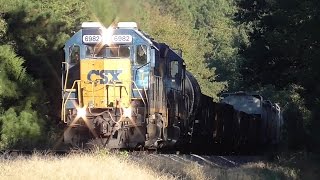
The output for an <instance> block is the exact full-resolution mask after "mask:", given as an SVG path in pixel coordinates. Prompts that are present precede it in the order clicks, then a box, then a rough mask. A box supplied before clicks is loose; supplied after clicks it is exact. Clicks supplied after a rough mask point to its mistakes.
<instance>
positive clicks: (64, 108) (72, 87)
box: [61, 80, 80, 123]
mask: <svg viewBox="0 0 320 180" xmlns="http://www.w3.org/2000/svg"><path fill="white" fill-rule="evenodd" d="M79 81H80V80H75V81H74V82H73V84H72V86H71V89H74V86H75V84H76V83H78V82H79ZM78 84H79V83H78ZM78 86H79V85H78ZM78 91H79V89H78ZM71 93H72V92H69V94H68V95H67V97H66V98H64V96H65V89H64V91H63V101H62V103H63V105H62V112H61V113H62V120H63V122H64V123H67V122H66V118H65V116H66V105H67V101H68V99H69V97H70V95H71ZM78 94H79V93H78ZM79 104H80V100H79Z"/></svg>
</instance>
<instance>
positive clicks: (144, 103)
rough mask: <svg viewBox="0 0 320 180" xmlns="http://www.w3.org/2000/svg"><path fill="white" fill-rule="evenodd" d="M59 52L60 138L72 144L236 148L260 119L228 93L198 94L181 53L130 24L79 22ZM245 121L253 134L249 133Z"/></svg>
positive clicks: (199, 92) (243, 141) (196, 84)
mask: <svg viewBox="0 0 320 180" xmlns="http://www.w3.org/2000/svg"><path fill="white" fill-rule="evenodd" d="M64 52H65V60H64V62H63V66H62V109H61V119H62V121H63V122H64V123H65V124H66V125H67V128H66V130H65V132H64V142H65V143H67V144H71V145H72V146H76V147H81V146H85V145H88V144H100V145H103V146H104V147H106V148H126V149H132V148H147V149H153V148H165V147H189V146H186V145H190V144H192V145H193V146H194V147H201V146H202V147H204V148H207V147H209V146H211V145H214V144H225V145H227V146H225V147H228V148H234V147H239V145H240V144H241V143H242V144H246V142H247V140H248V139H250V137H252V136H255V135H256V134H257V133H259V132H260V130H261V128H260V127H262V126H260V124H261V123H260V122H262V121H261V120H256V118H255V117H256V116H255V115H254V116H253V115H252V113H251V114H250V112H246V111H243V110H241V109H239V108H237V107H236V106H235V104H232V102H231V101H230V102H227V101H226V99H228V98H225V101H224V102H221V103H214V102H213V100H212V98H210V97H208V96H205V95H203V94H202V93H201V90H200V86H199V84H198V83H197V81H196V79H195V78H194V77H193V76H192V74H191V73H190V72H188V71H187V70H186V66H185V63H184V60H183V59H182V55H181V51H178V50H173V49H171V48H170V47H169V46H168V45H166V44H165V43H158V42H156V41H154V40H153V39H152V38H151V37H149V36H148V35H147V34H145V33H143V32H142V31H140V30H139V29H138V28H137V24H136V23H134V22H119V23H118V24H117V26H110V27H108V28H106V27H104V26H103V25H102V24H100V23H99V22H84V23H82V26H81V29H80V30H79V31H78V32H76V33H75V34H74V35H73V36H72V37H71V38H70V39H69V40H68V41H67V42H66V43H65V46H64ZM230 97H231V96H230ZM229 99H230V98H229ZM234 106H235V107H234ZM258 121H259V122H258ZM241 122H242V123H241ZM250 122H254V123H255V124H259V128H255V129H252V127H251V124H252V123H251V124H250ZM256 122H258V123H256ZM242 126H245V127H242ZM250 127H251V131H255V132H256V134H248V133H247V132H250V131H246V130H247V129H248V128H249V129H250ZM241 128H242V129H241ZM243 128H244V129H243ZM240 129H241V130H240ZM242 131H245V132H242ZM258 131H259V132H258ZM241 133H245V134H241ZM260 134H261V133H260ZM256 137H261V136H256ZM260 139H262V140H264V139H263V138H260ZM262 140H261V141H259V142H262ZM255 142H256V141H255ZM254 144H259V143H254Z"/></svg>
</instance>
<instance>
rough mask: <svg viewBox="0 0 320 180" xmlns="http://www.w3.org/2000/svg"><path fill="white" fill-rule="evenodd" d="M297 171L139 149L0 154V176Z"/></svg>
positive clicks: (223, 175)
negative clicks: (222, 164) (223, 164)
mask: <svg viewBox="0 0 320 180" xmlns="http://www.w3.org/2000/svg"><path fill="white" fill-rule="evenodd" d="M300 178H301V176H299V171H298V170H296V169H295V168H292V167H288V166H280V165H277V164H271V163H266V162H256V163H249V164H245V165H243V166H240V167H237V168H229V169H228V168H217V167H208V166H200V165H199V164H197V163H195V162H188V163H181V162H176V161H172V160H170V159H168V158H161V157H158V156H150V155H146V154H143V153H139V154H137V155H134V156H132V155H130V154H129V153H128V152H126V151H122V152H113V153H110V152H109V151H107V150H103V149H100V150H96V151H93V152H90V153H84V152H80V153H70V154H68V155H65V156H57V155H50V154H49V155H42V154H37V153H35V154H33V155H32V156H17V157H15V158H7V159H4V158H0V179H49V180H50V179H54V180H56V179H71V180H72V179H77V180H79V179H80V180H81V179H86V180H87V179H89V180H90V179H108V180H109V179H110V180H112V179H148V180H149V179H150V180H151V179H159V180H162V179H163V180H167V179H192V180H193V179H195V180H203V179H235V180H242V179H300Z"/></svg>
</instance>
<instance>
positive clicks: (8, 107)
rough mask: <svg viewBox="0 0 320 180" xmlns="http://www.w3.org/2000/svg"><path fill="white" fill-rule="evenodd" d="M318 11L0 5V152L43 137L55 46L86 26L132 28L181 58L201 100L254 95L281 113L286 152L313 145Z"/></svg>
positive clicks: (55, 107)
mask: <svg viewBox="0 0 320 180" xmlns="http://www.w3.org/2000/svg"><path fill="white" fill-rule="evenodd" d="M319 10H320V4H319V3H318V2H317V0H305V1H298V0H291V1H289V0H197V1H195V0H189V1H186V0H149V1H143V0H91V1H81V0H72V1H63V0H33V1H28V0H11V1H5V0H0V135H1V136H0V149H1V148H8V147H14V146H17V144H18V145H24V146H29V145H34V144H35V143H36V142H39V141H38V140H43V139H44V138H43V137H47V136H48V131H50V127H52V126H53V124H55V123H54V122H55V120H57V119H58V116H59V108H60V103H61V102H60V88H61V85H60V67H61V61H62V60H63V56H62V55H63V52H62V49H61V48H62V47H63V44H64V42H65V41H66V40H67V39H68V38H69V37H71V36H72V34H73V33H74V32H76V31H77V30H78V29H79V26H80V24H81V22H83V21H87V20H91V21H100V22H102V23H103V24H104V25H106V26H108V25H110V24H111V23H113V22H117V21H136V22H138V25H139V27H140V29H142V30H143V31H145V32H147V33H148V34H150V35H151V36H152V37H154V39H155V40H157V41H162V42H166V43H167V44H169V45H170V46H172V47H174V48H181V49H182V50H183V57H184V59H185V60H186V64H187V67H188V70H189V71H191V72H192V73H193V74H194V75H195V76H196V78H197V80H198V81H199V82H200V85H201V89H202V91H203V92H204V93H205V94H207V95H210V96H212V97H214V98H215V99H216V100H218V96H219V93H220V92H222V91H237V90H244V91H256V92H260V93H262V94H263V95H264V96H265V97H267V98H270V99H271V100H272V101H274V102H279V103H280V105H281V106H282V108H283V110H284V116H285V120H286V124H285V128H286V136H285V137H286V140H285V142H286V143H287V144H288V145H289V147H290V148H301V147H308V146H311V145H318V146H313V147H320V146H319V145H320V133H319V132H318V129H319V128H320V121H319V118H320V114H319V113H320V111H319V107H320V99H319V95H320V83H319V82H320V79H319V77H320V74H319V73H320V71H319V70H318V69H319V68H320V61H318V60H317V58H318V56H319V55H320V49H319V48H320V46H319V42H320V35H319V33H318V32H319V29H320V25H319V19H320V16H319V14H320V13H319ZM49 109H50V111H49Z"/></svg>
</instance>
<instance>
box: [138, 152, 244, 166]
mask: <svg viewBox="0 0 320 180" xmlns="http://www.w3.org/2000/svg"><path fill="white" fill-rule="evenodd" d="M147 156H149V157H150V158H155V159H159V160H160V159H167V160H169V161H173V162H175V163H177V164H184V165H185V164H190V163H196V165H198V166H200V167H205V166H208V167H215V168H234V167H238V166H240V165H241V164H244V163H242V161H241V162H236V160H234V159H237V158H233V159H231V158H229V157H227V156H204V155H197V154H158V153H152V154H148V155H147ZM142 157H143V156H140V157H133V159H134V160H137V161H140V159H141V158H142Z"/></svg>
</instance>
